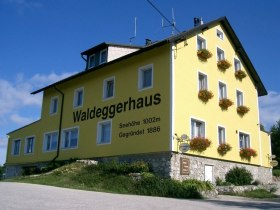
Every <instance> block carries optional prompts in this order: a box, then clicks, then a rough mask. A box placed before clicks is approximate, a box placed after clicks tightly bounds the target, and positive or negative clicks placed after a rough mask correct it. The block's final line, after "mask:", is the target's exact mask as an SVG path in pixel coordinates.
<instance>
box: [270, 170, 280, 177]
mask: <svg viewBox="0 0 280 210" xmlns="http://www.w3.org/2000/svg"><path fill="white" fill-rule="evenodd" d="M272 174H273V176H276V177H280V169H273V170H272Z"/></svg>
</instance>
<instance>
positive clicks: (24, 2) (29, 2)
mask: <svg viewBox="0 0 280 210" xmlns="http://www.w3.org/2000/svg"><path fill="white" fill-rule="evenodd" d="M7 2H8V3H10V4H12V5H15V7H16V9H17V12H18V14H20V15H22V14H23V13H24V12H25V10H26V9H35V8H41V7H43V4H42V3H41V2H39V1H38V0H7Z"/></svg>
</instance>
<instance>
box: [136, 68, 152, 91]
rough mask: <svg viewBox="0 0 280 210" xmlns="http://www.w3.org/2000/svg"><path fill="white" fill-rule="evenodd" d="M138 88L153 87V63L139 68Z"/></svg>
mask: <svg viewBox="0 0 280 210" xmlns="http://www.w3.org/2000/svg"><path fill="white" fill-rule="evenodd" d="M138 74H139V75H138V77H139V79H138V88H139V89H147V88H152V87H153V65H147V66H144V67H141V68H139V71H138Z"/></svg>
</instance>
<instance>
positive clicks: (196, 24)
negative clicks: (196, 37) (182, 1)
mask: <svg viewBox="0 0 280 210" xmlns="http://www.w3.org/2000/svg"><path fill="white" fill-rule="evenodd" d="M193 23H194V27H196V26H200V25H202V24H203V20H202V17H200V18H194V19H193Z"/></svg>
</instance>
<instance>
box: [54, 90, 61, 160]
mask: <svg viewBox="0 0 280 210" xmlns="http://www.w3.org/2000/svg"><path fill="white" fill-rule="evenodd" d="M54 89H55V90H56V91H57V92H59V93H60V94H61V108H60V117H59V128H58V140H57V151H56V156H55V157H54V158H53V159H52V162H54V161H55V160H56V159H57V158H58V156H59V152H60V141H61V127H62V116H63V107H64V93H63V92H62V91H61V90H59V89H58V88H57V87H56V86H54Z"/></svg>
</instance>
